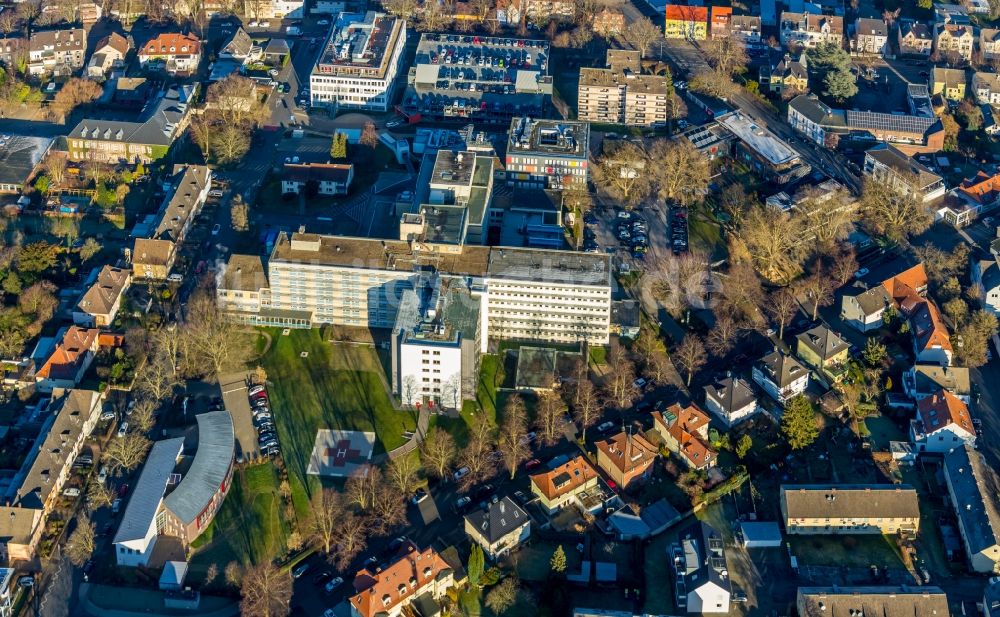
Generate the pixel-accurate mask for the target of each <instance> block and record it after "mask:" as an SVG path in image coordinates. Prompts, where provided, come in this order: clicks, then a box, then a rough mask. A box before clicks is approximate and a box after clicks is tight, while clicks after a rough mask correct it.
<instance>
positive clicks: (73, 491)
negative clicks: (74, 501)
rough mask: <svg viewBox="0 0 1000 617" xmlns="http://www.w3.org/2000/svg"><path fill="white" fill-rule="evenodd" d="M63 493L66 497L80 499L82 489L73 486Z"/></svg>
mask: <svg viewBox="0 0 1000 617" xmlns="http://www.w3.org/2000/svg"><path fill="white" fill-rule="evenodd" d="M62 493H63V495H65V496H66V497H79V496H80V489H78V488H76V487H75V486H71V487H69V488H66V489H63V492H62Z"/></svg>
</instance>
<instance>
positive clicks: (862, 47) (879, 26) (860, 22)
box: [851, 17, 889, 56]
mask: <svg viewBox="0 0 1000 617" xmlns="http://www.w3.org/2000/svg"><path fill="white" fill-rule="evenodd" d="M888 50H889V26H888V25H886V23H885V22H884V21H882V20H881V19H869V18H866V17H859V18H858V19H857V20H856V21H855V22H854V38H852V39H851V51H853V52H854V53H856V54H859V55H864V56H884V55H885V54H886V52H887V51H888Z"/></svg>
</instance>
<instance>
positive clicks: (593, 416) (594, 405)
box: [573, 379, 602, 441]
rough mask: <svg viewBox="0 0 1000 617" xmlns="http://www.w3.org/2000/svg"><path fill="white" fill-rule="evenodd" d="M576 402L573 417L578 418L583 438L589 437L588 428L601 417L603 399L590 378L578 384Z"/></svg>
mask: <svg viewBox="0 0 1000 617" xmlns="http://www.w3.org/2000/svg"><path fill="white" fill-rule="evenodd" d="M575 398H576V402H575V403H574V405H573V419H574V420H576V423H577V425H578V426H579V427H580V432H581V433H582V434H583V439H584V441H586V439H587V429H588V428H590V427H591V426H593V425H594V423H595V422H597V419H598V418H600V417H601V408H602V405H601V400H600V395H599V394H598V392H597V388H596V387H594V383H593V382H592V381H590V380H589V379H583V380H581V381H579V382H577V384H576V395H575Z"/></svg>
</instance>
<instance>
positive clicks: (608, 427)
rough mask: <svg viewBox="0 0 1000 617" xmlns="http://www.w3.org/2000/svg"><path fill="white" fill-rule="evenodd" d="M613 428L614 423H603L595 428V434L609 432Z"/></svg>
mask: <svg viewBox="0 0 1000 617" xmlns="http://www.w3.org/2000/svg"><path fill="white" fill-rule="evenodd" d="M614 427H615V423H614V422H605V423H603V424H599V425H598V426H597V432H599V433H603V432H605V431H610V430H611V429H613V428H614Z"/></svg>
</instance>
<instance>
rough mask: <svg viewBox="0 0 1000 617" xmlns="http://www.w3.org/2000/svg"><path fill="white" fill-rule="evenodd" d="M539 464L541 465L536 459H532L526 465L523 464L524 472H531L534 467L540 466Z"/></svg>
mask: <svg viewBox="0 0 1000 617" xmlns="http://www.w3.org/2000/svg"><path fill="white" fill-rule="evenodd" d="M541 464H542V461H540V460H538V459H537V458H533V459H531V460H530V461H528V462H527V463H525V464H524V468H525V469H526V470H528V471H531V470H532V469H534V468H535V467H538V466H540V465H541Z"/></svg>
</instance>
